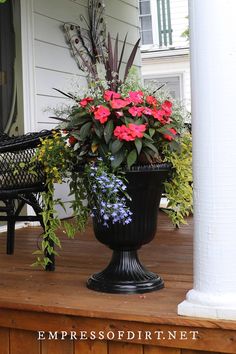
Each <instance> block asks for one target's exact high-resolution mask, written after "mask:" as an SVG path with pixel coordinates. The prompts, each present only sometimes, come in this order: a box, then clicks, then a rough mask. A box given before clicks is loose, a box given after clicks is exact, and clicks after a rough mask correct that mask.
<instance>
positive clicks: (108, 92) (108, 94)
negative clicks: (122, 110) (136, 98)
mask: <svg viewBox="0 0 236 354" xmlns="http://www.w3.org/2000/svg"><path fill="white" fill-rule="evenodd" d="M103 98H104V100H105V101H107V102H108V101H110V100H111V99H116V98H120V94H119V93H117V92H115V91H111V90H106V91H105V92H104V95H103Z"/></svg>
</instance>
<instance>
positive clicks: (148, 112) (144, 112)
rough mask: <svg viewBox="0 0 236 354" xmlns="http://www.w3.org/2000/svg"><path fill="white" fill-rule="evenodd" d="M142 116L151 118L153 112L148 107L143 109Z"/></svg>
mask: <svg viewBox="0 0 236 354" xmlns="http://www.w3.org/2000/svg"><path fill="white" fill-rule="evenodd" d="M143 114H146V115H147V116H152V115H153V111H152V109H151V108H149V107H144V109H143Z"/></svg>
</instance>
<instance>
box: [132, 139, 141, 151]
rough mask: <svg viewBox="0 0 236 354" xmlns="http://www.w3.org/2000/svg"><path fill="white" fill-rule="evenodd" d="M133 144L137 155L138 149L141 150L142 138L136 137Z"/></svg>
mask: <svg viewBox="0 0 236 354" xmlns="http://www.w3.org/2000/svg"><path fill="white" fill-rule="evenodd" d="M134 144H135V147H136V149H137V152H138V155H139V154H140V151H141V150H142V146H143V144H142V140H141V139H136V140H135V142H134Z"/></svg>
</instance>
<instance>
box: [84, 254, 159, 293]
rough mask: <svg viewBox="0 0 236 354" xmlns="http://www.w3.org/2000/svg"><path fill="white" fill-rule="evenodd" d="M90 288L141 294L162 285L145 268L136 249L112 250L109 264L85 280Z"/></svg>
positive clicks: (154, 275)
mask: <svg viewBox="0 0 236 354" xmlns="http://www.w3.org/2000/svg"><path fill="white" fill-rule="evenodd" d="M87 287H88V288H89V289H91V290H95V291H100V292H105V293H115V294H132V293H133V294H137V293H139V294H142V293H147V292H151V291H154V290H159V289H162V288H163V287H164V282H163V280H162V279H161V278H160V277H159V276H158V275H156V274H155V273H152V272H149V271H148V270H146V269H145V268H144V267H143V266H142V264H141V263H140V261H139V259H138V255H137V250H113V256H112V259H111V261H110V263H109V265H108V266H107V267H106V268H105V269H104V270H103V271H101V272H99V273H96V274H93V275H92V276H91V277H90V278H89V279H88V281H87Z"/></svg>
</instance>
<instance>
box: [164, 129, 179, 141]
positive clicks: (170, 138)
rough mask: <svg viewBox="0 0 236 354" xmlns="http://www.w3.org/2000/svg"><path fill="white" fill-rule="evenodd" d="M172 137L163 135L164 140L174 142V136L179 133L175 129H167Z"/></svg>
mask: <svg viewBox="0 0 236 354" xmlns="http://www.w3.org/2000/svg"><path fill="white" fill-rule="evenodd" d="M167 130H168V131H169V132H170V133H171V134H172V135H169V134H163V138H164V139H166V140H169V141H171V140H174V138H175V137H174V136H175V135H176V134H177V131H176V130H175V129H174V128H169V129H167Z"/></svg>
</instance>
